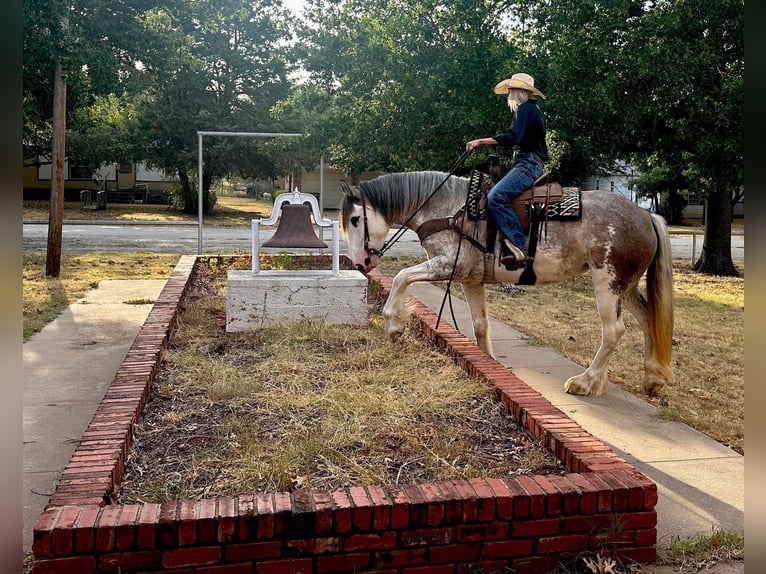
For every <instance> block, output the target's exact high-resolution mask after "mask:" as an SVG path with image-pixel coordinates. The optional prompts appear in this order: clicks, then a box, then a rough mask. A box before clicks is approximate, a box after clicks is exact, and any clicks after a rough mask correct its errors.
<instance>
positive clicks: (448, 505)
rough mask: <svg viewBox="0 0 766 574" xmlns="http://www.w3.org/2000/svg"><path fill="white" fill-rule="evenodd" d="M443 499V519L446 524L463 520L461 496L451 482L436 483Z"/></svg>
mask: <svg viewBox="0 0 766 574" xmlns="http://www.w3.org/2000/svg"><path fill="white" fill-rule="evenodd" d="M436 486H437V487H438V488H439V491H440V492H441V496H442V499H443V500H444V520H445V522H446V523H447V524H455V523H459V522H462V521H463V497H462V496H461V495H460V493H459V492H458V490H457V488H455V485H454V484H453V483H451V482H439V483H437V485H436Z"/></svg>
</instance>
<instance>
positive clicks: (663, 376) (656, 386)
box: [622, 285, 667, 395]
mask: <svg viewBox="0 0 766 574" xmlns="http://www.w3.org/2000/svg"><path fill="white" fill-rule="evenodd" d="M622 300H623V303H624V304H625V307H626V308H627V309H628V310H629V311H630V312H631V313H632V314H633V316H634V317H635V318H636V321H638V324H639V325H640V327H641V330H642V331H643V332H644V392H645V393H647V394H649V395H654V394H657V392H658V391H659V390H660V389H661V388H662V387H663V386H665V383H666V382H667V373H666V369H665V367H663V365H662V362H661V361H660V360H659V358H658V355H657V347H656V346H655V344H654V341H653V340H652V336H651V332H650V330H649V313H648V309H647V303H646V299H645V298H644V296H643V295H642V294H641V292H640V291H639V289H638V285H634V286H633V288H632V289H629V290H628V291H626V292H625V294H624V295H623V297H622Z"/></svg>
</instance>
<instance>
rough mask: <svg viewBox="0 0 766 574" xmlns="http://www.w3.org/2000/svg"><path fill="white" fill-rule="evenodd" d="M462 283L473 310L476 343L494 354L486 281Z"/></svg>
mask: <svg viewBox="0 0 766 574" xmlns="http://www.w3.org/2000/svg"><path fill="white" fill-rule="evenodd" d="M461 285H462V287H463V293H464V294H465V300H466V302H467V303H468V308H469V309H470V311H471V321H472V322H473V334H474V335H475V336H476V344H477V345H478V346H479V347H480V348H481V349H483V350H484V352H485V353H487V354H489V355H492V356H494V355H493V353H492V339H491V337H490V332H489V319H488V318H487V297H486V293H485V289H484V283H478V282H476V283H474V282H470V283H469V282H464V283H462V284H461Z"/></svg>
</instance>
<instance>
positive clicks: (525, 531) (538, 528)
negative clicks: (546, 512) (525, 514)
mask: <svg viewBox="0 0 766 574" xmlns="http://www.w3.org/2000/svg"><path fill="white" fill-rule="evenodd" d="M560 527H561V525H560V522H559V519H558V518H543V519H540V520H516V521H514V522H513V523H512V527H511V528H512V532H511V536H513V537H514V538H526V537H536V536H550V535H551V534H558V533H559V531H560Z"/></svg>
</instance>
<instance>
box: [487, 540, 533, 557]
mask: <svg viewBox="0 0 766 574" xmlns="http://www.w3.org/2000/svg"><path fill="white" fill-rule="evenodd" d="M531 552H532V541H531V540H502V541H498V542H486V543H485V544H484V549H483V551H482V558H490V559H495V558H513V557H516V556H526V555H528V554H530V553H531Z"/></svg>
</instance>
